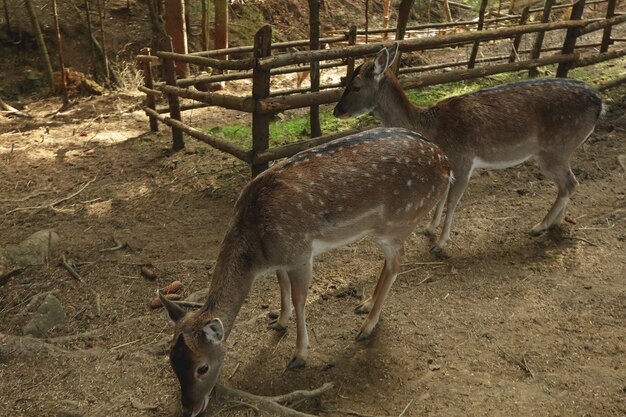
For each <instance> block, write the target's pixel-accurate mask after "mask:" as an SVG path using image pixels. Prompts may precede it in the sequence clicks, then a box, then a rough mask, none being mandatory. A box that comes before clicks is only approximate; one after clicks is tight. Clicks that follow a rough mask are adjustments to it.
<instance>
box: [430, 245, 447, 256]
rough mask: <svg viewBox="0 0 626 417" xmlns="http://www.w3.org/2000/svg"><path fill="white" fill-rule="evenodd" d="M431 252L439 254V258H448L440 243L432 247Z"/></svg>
mask: <svg viewBox="0 0 626 417" xmlns="http://www.w3.org/2000/svg"><path fill="white" fill-rule="evenodd" d="M430 253H432V254H433V255H435V256H437V257H438V258H447V256H446V254H445V252H444V251H443V248H442V247H441V246H438V245H435V246H433V247H432V248H430Z"/></svg>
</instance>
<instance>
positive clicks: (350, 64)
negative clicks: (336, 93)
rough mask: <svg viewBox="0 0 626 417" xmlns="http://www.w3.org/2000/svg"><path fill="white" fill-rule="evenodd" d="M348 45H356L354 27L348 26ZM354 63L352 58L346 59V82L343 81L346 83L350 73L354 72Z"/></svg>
mask: <svg viewBox="0 0 626 417" xmlns="http://www.w3.org/2000/svg"><path fill="white" fill-rule="evenodd" d="M348 45H350V46H352V45H356V25H352V26H350V30H349V31H348ZM354 61H355V60H354V57H353V56H351V57H350V58H348V65H347V66H346V67H347V68H346V81H345V82H346V83H347V82H348V80H349V79H350V77H351V76H352V73H353V72H354ZM344 85H345V83H344Z"/></svg>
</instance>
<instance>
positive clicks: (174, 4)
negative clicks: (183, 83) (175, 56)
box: [165, 0, 189, 78]
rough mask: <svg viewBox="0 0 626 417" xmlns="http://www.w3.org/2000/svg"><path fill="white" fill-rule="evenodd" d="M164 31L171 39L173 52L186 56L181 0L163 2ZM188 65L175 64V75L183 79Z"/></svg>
mask: <svg viewBox="0 0 626 417" xmlns="http://www.w3.org/2000/svg"><path fill="white" fill-rule="evenodd" d="M165 31H166V32H167V34H168V35H169V36H170V37H171V38H172V48H173V52H176V53H179V54H186V53H187V52H188V50H187V30H186V29H185V3H184V1H183V0H165ZM187 73H189V65H188V64H186V63H184V62H176V74H177V75H178V76H179V77H181V78H184V77H186V74H187Z"/></svg>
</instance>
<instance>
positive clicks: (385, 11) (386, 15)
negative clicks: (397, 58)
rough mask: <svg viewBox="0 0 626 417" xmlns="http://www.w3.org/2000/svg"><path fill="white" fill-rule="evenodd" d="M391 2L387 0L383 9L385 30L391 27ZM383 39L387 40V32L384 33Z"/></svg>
mask: <svg viewBox="0 0 626 417" xmlns="http://www.w3.org/2000/svg"><path fill="white" fill-rule="evenodd" d="M390 3H391V0H385V7H384V8H383V29H387V27H388V26H389V6H390ZM383 39H384V40H387V32H385V33H383Z"/></svg>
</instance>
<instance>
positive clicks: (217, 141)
mask: <svg viewBox="0 0 626 417" xmlns="http://www.w3.org/2000/svg"><path fill="white" fill-rule="evenodd" d="M601 3H606V4H607V7H606V15H605V17H604V18H600V19H583V11H584V9H585V5H589V4H601ZM616 3H617V0H595V1H588V2H586V3H585V0H580V1H578V2H575V3H573V4H567V5H558V6H554V0H546V3H545V7H543V8H539V9H530V8H526V9H524V10H523V11H522V13H521V14H520V15H514V16H505V17H499V18H495V19H485V18H484V15H485V9H486V7H485V6H486V4H487V0H483V1H482V4H481V8H480V12H479V18H478V20H477V21H464V22H450V23H430V24H420V25H413V26H407V25H406V21H407V20H408V16H403V14H402V13H403V12H402V10H401V11H400V12H401V13H400V16H399V19H398V21H399V24H398V27H396V28H394V29H374V30H369V31H368V34H370V35H371V34H382V33H391V32H395V40H397V41H398V42H399V45H400V51H401V52H402V53H406V52H414V51H423V50H427V49H439V48H448V47H452V46H460V45H472V52H471V54H470V56H469V59H468V60H467V61H462V62H445V63H439V64H431V65H421V66H416V67H411V68H400V69H399V70H398V73H399V74H400V75H402V74H410V73H416V72H426V71H433V70H437V69H443V68H452V67H466V68H464V69H459V70H455V71H448V72H439V73H436V72H435V73H430V74H424V75H421V76H419V77H413V78H406V77H402V78H401V83H402V86H403V87H404V88H405V89H411V88H417V87H422V86H428V85H436V84H444V83H449V82H454V81H460V80H469V79H474V78H480V77H484V76H487V75H492V74H498V73H504V72H511V71H518V70H529V71H533V70H535V69H536V68H537V67H539V66H542V65H552V64H558V68H557V72H556V75H557V76H558V77H567V74H568V71H569V70H570V69H572V68H576V67H582V66H587V65H593V64H596V63H599V62H602V61H606V60H609V59H614V58H618V57H622V56H626V46H621V47H613V48H611V45H613V44H617V45H619V43H621V42H623V41H624V40H622V39H613V38H612V37H611V29H612V27H614V26H616V25H619V24H622V23H624V22H626V14H623V13H622V14H620V13H616V12H615V5H616ZM565 7H571V14H570V17H569V19H568V20H563V21H553V22H550V21H549V18H550V16H551V12H552V11H553V10H555V9H557V8H565ZM404 13H405V14H406V13H408V11H405V12H404ZM532 13H540V14H541V19H539V23H527V20H528V16H529V15H531V14H532ZM507 20H509V21H511V20H512V21H516V20H517V22H518V23H521V24H517V25H514V26H505V27H497V26H496V27H493V28H489V25H499V24H501V23H502V22H504V21H507ZM403 22H404V23H403ZM459 25H465V26H467V27H470V26H472V27H475V30H471V31H469V32H462V33H452V34H443V35H435V36H423V37H407V38H406V39H404V38H405V34H408V35H409V36H411V34H412V33H414V32H416V31H423V30H425V29H435V28H437V29H441V28H452V27H455V26H459ZM555 30H565V31H566V34H565V37H564V42H563V44H562V45H561V46H560V47H558V48H555V47H550V48H543V47H542V45H543V36H544V34H545V33H546V32H549V31H555ZM600 30H602V31H603V36H602V40H601V41H600V42H597V43H585V44H582V43H577V40H578V39H579V38H580V37H581V36H583V35H586V34H589V33H591V32H594V31H600ZM363 33H364V32H363V31H359V30H357V28H356V27H352V28H350V29H349V30H348V31H346V32H345V33H344V34H338V35H334V36H329V37H323V38H318V39H313V40H298V41H290V42H272V29H271V27H270V26H264V27H262V28H261V29H259V31H258V32H257V33H256V35H255V39H254V45H252V46H243V47H237V48H228V49H221V50H212V51H203V52H196V53H190V54H177V53H173V52H165V51H159V52H156V53H155V54H154V55H150V54H149V53H146V54H142V55H139V56H137V60H138V61H139V62H140V65H142V68H143V70H144V77H145V78H144V79H145V86H142V87H140V88H139V89H140V90H141V91H142V92H144V93H145V94H146V102H145V106H144V110H145V112H146V114H147V116H148V117H149V119H150V128H151V130H152V131H157V130H158V122H161V123H164V124H166V125H168V126H169V127H170V128H171V129H172V138H173V149H174V150H177V149H181V148H183V147H184V141H183V133H186V134H188V135H189V136H191V137H194V138H196V139H198V140H200V141H202V142H205V143H207V144H209V145H211V146H213V147H214V148H216V149H219V150H220V151H223V152H226V153H229V154H231V155H233V156H235V157H237V158H239V159H240V160H242V161H245V162H246V163H248V164H250V165H251V169H252V175H253V176H255V175H257V174H259V173H260V172H262V171H263V170H265V169H267V167H268V163H269V162H271V161H274V160H277V159H280V158H284V157H288V156H291V155H294V154H296V153H297V152H300V151H302V150H304V149H308V148H310V147H313V146H316V145H319V144H321V143H325V142H328V141H330V140H333V139H335V138H338V137H341V136H344V135H347V134H350V133H353V132H354V131H349V132H341V133H338V134H333V135H327V136H318V137H314V138H313V139H309V140H303V141H301V142H297V143H292V144H287V145H283V146H276V147H272V148H270V147H269V139H270V133H269V125H270V119H271V116H272V113H275V112H278V111H284V110H290V109H297V108H303V107H311V108H314V107H317V106H319V105H322V104H330V103H334V102H336V101H338V99H339V97H340V95H341V91H342V89H341V88H340V87H341V83H331V84H325V85H319V71H320V69H326V68H334V67H346V76H349V75H350V73H351V72H352V71H353V70H354V65H355V59H359V58H364V57H366V56H370V55H373V54H375V53H376V52H378V51H379V50H380V49H381V48H382V47H383V46H390V45H391V40H389V41H385V42H374V43H367V44H358V43H357V40H358V36H359V35H360V34H363ZM524 34H535V40H534V44H533V47H532V48H531V49H526V50H525V49H519V45H520V40H521V37H522V36H523V35H524ZM496 40H507V42H510V43H511V44H512V46H511V52H510V53H509V54H506V55H498V56H490V57H484V58H477V52H478V49H479V47H480V44H481V43H482V42H486V41H496ZM320 44H326V45H329V47H330V49H317V48H318V47H319V45H320ZM307 45H309V46H310V45H315V46H316V48H311V49H310V50H305V51H299V52H292V53H279V54H272V51H275V50H285V49H286V48H295V47H301V46H307ZM590 48H593V49H596V48H599V50H598V51H599V52H594V53H587V54H584V53H582V52H581V51H583V50H588V49H590ZM610 49H611V50H610ZM552 51H558V53H556V54H551V55H545V53H546V52H552ZM230 54H250V55H251V56H250V57H249V58H242V59H232V60H222V59H216V58H214V57H215V56H224V55H230ZM542 54H544V55H543V56H542ZM525 55H528V58H527V59H521V58H520V57H521V56H525ZM496 61H506V62H504V63H499V64H492V65H488V66H481V67H476V64H477V63H488V62H489V63H490V62H496ZM176 63H187V64H191V65H195V66H198V67H200V68H202V69H205V68H210V69H211V70H212V71H215V70H220V71H219V72H220V73H219V74H216V75H206V74H205V75H195V76H185V77H183V78H177V76H176V71H175V65H176ZM158 64H160V65H162V68H163V74H164V82H155V81H154V79H153V76H152V73H153V71H152V67H153V66H154V65H158ZM303 65H306V66H303ZM308 68H311V71H312V73H311V79H312V80H314V79H317V80H318V82H316V83H313V82H312V87H307V88H296V89H289V90H276V91H271V89H270V81H271V78H272V77H273V76H275V75H278V74H287V73H294V72H301V71H303V70H306V69H308ZM225 71H229V72H228V73H221V72H225ZM531 74H532V73H531ZM241 79H252V90H251V92H250V94H248V95H245V96H243V97H240V96H235V95H231V94H225V93H219V92H205V91H199V90H198V89H196V88H193V87H201V86H207V85H209V84H211V83H216V82H222V81H229V80H241ZM621 79H622V80H623V77H622V78H621ZM161 95H165V96H166V97H167V101H168V106H167V107H162V108H159V107H157V106H156V97H157V96H161ZM181 98H182V99H191V100H194V101H197V102H198V103H192V104H181ZM207 106H220V107H223V108H227V109H232V110H238V111H241V112H247V113H252V149H244V148H243V147H241V146H239V145H237V144H234V143H230V142H228V141H226V140H224V139H222V138H218V137H215V136H213V135H209V134H207V133H205V132H202V131H201V130H199V129H197V128H194V127H191V126H188V125H186V124H184V123H183V122H182V121H181V112H182V111H185V110H190V109H196V108H201V107H207ZM167 113H169V116H167V115H165V114H167ZM319 126H320V122H319V113H318V112H311V131H312V132H313V133H314V135H313V136H317V135H320V134H321V129H320V127H319ZM315 133H317V135H315Z"/></svg>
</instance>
